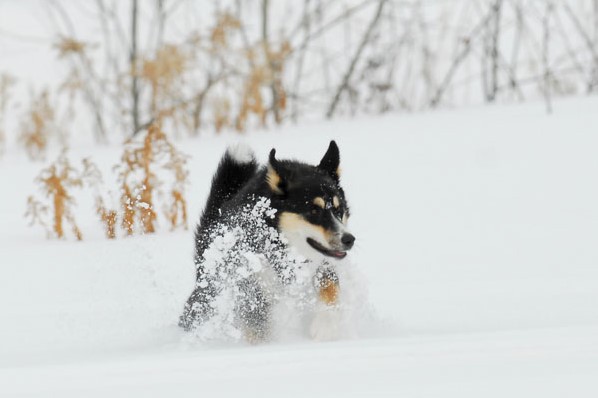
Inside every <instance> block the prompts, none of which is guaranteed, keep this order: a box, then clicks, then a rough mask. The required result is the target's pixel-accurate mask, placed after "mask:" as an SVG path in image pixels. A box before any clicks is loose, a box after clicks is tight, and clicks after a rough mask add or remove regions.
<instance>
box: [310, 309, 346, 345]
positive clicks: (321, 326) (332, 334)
mask: <svg viewBox="0 0 598 398" xmlns="http://www.w3.org/2000/svg"><path fill="white" fill-rule="evenodd" d="M309 334H310V336H311V338H312V339H314V340H317V341H330V340H337V339H338V338H339V337H340V313H339V312H338V310H337V309H336V308H326V309H322V310H320V311H318V312H316V314H315V316H314V318H313V319H312V322H311V326H310V328H309Z"/></svg>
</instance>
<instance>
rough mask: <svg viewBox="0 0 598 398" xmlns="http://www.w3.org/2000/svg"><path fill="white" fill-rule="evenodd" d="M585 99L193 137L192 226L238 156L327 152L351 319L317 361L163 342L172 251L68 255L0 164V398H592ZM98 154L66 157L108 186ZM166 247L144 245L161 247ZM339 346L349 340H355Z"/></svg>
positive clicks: (179, 338) (15, 160)
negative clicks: (88, 161)
mask: <svg viewBox="0 0 598 398" xmlns="http://www.w3.org/2000/svg"><path fill="white" fill-rule="evenodd" d="M596 109H598V99H597V98H585V99H571V100H563V101H559V102H557V103H555V113H554V114H553V115H547V114H546V113H545V111H544V106H543V105H542V104H540V103H537V104H527V105H521V106H509V107H503V106H496V107H485V108H476V109H467V110H460V111H451V112H448V111H447V112H436V113H425V114H418V115H412V116H405V115H400V116H386V117H381V118H361V119H357V120H348V121H335V122H330V123H314V124H303V125H300V126H296V127H285V128H284V129H281V130H280V131H272V132H262V131H255V132H252V133H250V134H247V135H243V136H239V135H224V136H218V137H214V136H205V137H201V138H200V139H198V140H189V141H185V142H181V143H179V146H180V147H181V148H182V149H183V150H184V151H186V152H187V153H189V154H190V155H191V156H192V158H191V161H190V171H191V178H190V180H191V186H190V192H189V198H190V200H191V203H190V205H191V209H190V214H191V215H192V217H194V218H196V217H197V216H198V214H199V212H200V210H201V206H202V205H203V200H204V198H205V196H206V195H207V190H208V188H209V181H210V178H211V174H212V173H213V171H214V169H215V167H216V164H217V161H218V159H219V157H220V156H221V154H222V152H223V151H224V148H225V147H226V145H227V144H228V143H231V142H234V141H237V140H239V139H243V140H244V141H245V142H247V143H249V144H250V145H251V146H252V147H253V148H254V149H255V150H256V152H257V154H258V156H260V159H261V160H265V158H266V155H267V153H268V151H269V149H270V148H271V147H276V148H277V155H278V156H279V157H280V158H284V157H296V158H298V159H302V160H305V161H309V162H314V163H315V162H317V161H318V160H319V159H320V157H321V156H322V154H323V153H324V151H325V149H326V147H327V144H328V141H329V140H330V139H331V138H334V139H336V140H337V142H338V143H339V146H340V149H341V157H342V169H343V183H344V186H345V190H346V192H347V197H348V199H349V201H350V204H351V205H352V213H353V217H352V219H351V221H350V225H351V228H352V231H353V232H354V234H355V235H356V237H357V242H356V248H355V250H354V252H353V253H352V254H351V256H352V259H351V262H352V263H353V266H354V268H355V274H356V275H362V277H360V278H359V279H358V283H357V284H356V287H358V288H360V289H365V288H367V290H368V292H369V293H368V294H369V304H370V305H371V308H372V313H371V319H364V320H362V322H360V327H359V328H356V329H355V330H353V331H352V332H355V333H356V334H357V335H356V336H354V337H352V338H345V339H342V340H340V341H336V342H329V343H320V342H312V341H310V340H309V339H307V338H302V337H300V336H294V337H290V338H286V339H282V340H279V341H275V342H272V343H270V344H266V345H261V346H249V345H245V344H240V343H226V342H214V343H205V342H200V341H195V340H194V339H193V338H190V337H189V336H186V335H185V334H184V333H182V332H181V331H180V330H179V329H178V328H177V327H176V320H177V317H178V315H179V313H180V311H181V309H182V305H183V303H184V301H185V299H186V298H187V295H188V294H189V291H190V289H191V288H192V285H193V274H194V270H193V264H192V243H193V242H192V233H191V231H186V232H174V233H168V232H160V233H159V234H156V235H154V236H143V237H134V238H129V239H121V240H117V241H107V240H105V239H104V238H103V236H102V231H101V227H100V225H99V224H98V223H97V221H96V220H95V219H93V212H92V211H91V210H90V209H91V206H92V203H91V199H89V200H87V201H86V200H85V198H81V199H79V198H78V202H79V210H80V211H81V214H82V216H80V218H79V221H80V227H81V229H82V230H83V233H84V234H85V241H83V242H74V241H72V240H66V241H49V240H46V239H45V237H44V235H43V232H41V231H40V230H36V229H30V228H28V227H27V226H26V224H25V220H24V219H23V213H24V209H25V201H26V197H27V196H28V195H29V194H32V193H35V189H36V188H35V187H34V185H33V183H32V181H33V179H34V177H35V175H36V174H37V173H38V171H39V169H40V165H39V164H32V163H30V162H28V161H27V160H25V159H24V157H23V155H22V154H16V153H14V154H13V153H10V154H7V155H6V156H4V157H3V158H2V159H0V186H1V187H2V188H1V189H2V195H1V206H0V220H2V228H1V229H0V396H2V397H5V396H6V397H11V396H41V397H49V396H56V397H71V396H72V397H82V396H84V397H88V396H98V397H107V396H111V397H133V396H144V397H152V396H182V397H186V396H195V397H197V396H203V395H205V394H217V395H216V396H227V395H229V396H262V397H268V396H277V397H280V396H301V397H304V396H324V395H326V396H340V397H349V396H401V397H459V398H462V397H537V396H542V397H596V396H598V246H597V242H598V127H597V126H598V112H596ZM119 152H120V149H119V148H118V147H107V148H95V147H91V146H90V147H84V146H82V147H79V148H75V149H73V150H72V151H71V155H73V156H90V155H91V156H93V158H94V159H95V160H96V162H98V163H100V164H101V166H102V168H104V169H105V170H109V168H110V166H111V165H112V164H114V163H116V162H117V160H118V157H119ZM166 229H167V228H164V230H166ZM355 333H354V334H355Z"/></svg>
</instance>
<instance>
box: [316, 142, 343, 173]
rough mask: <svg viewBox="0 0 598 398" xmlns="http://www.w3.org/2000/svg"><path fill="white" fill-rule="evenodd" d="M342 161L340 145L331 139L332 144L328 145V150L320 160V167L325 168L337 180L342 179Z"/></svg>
mask: <svg viewBox="0 0 598 398" xmlns="http://www.w3.org/2000/svg"><path fill="white" fill-rule="evenodd" d="M340 161H341V157H340V153H339V151H338V146H337V145H336V142H334V140H332V141H330V145H329V146H328V150H327V151H326V153H325V154H324V157H323V158H322V160H320V164H319V165H318V169H320V170H324V171H325V172H326V173H328V174H329V175H330V176H331V177H332V178H333V179H334V180H335V181H338V180H339V179H340V169H339V167H338V166H339V164H340Z"/></svg>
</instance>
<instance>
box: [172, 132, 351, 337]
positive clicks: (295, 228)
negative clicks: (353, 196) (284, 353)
mask: <svg viewBox="0 0 598 398" xmlns="http://www.w3.org/2000/svg"><path fill="white" fill-rule="evenodd" d="M275 155H276V151H275V150H274V149H272V151H271V152H270V156H269V161H268V164H267V165H266V166H263V167H260V166H259V165H258V164H257V162H256V160H255V158H254V156H253V153H252V152H251V150H250V149H249V148H247V147H239V146H237V147H231V148H229V149H228V150H227V151H226V153H225V154H224V156H223V158H222V160H221V161H220V164H219V166H218V169H217V171H216V174H215V175H214V178H213V180H212V187H211V191H210V194H209V197H208V200H207V203H206V206H205V209H204V211H203V214H202V216H201V219H200V222H199V225H198V226H197V230H196V233H195V239H196V251H195V264H196V267H197V283H196V287H195V289H194V291H193V292H192V294H191V296H190V297H189V299H188V300H187V303H186V305H185V308H184V312H183V314H182V315H181V318H180V326H181V327H183V328H185V329H186V330H191V329H193V328H195V327H196V326H198V325H201V324H202V323H203V322H205V321H206V320H208V319H209V318H210V317H211V316H212V315H213V314H214V308H213V301H214V298H215V297H216V296H217V294H218V293H219V292H220V291H221V290H222V288H223V286H222V284H223V283H226V281H222V280H217V279H216V278H214V277H210V275H209V274H208V272H206V269H205V267H204V263H205V261H206V259H205V258H204V254H205V252H206V250H207V249H208V248H209V247H210V245H211V244H212V241H213V240H214V230H215V229H216V228H217V227H219V226H222V225H226V226H230V227H235V226H238V224H239V221H238V220H239V218H238V217H236V215H237V214H238V213H239V212H240V211H241V210H242V209H245V208H247V206H248V205H251V204H252V203H255V202H256V201H257V200H259V199H262V198H266V199H267V200H268V201H269V205H270V207H271V208H272V209H275V210H276V211H275V212H273V213H274V214H273V216H271V217H264V222H263V223H261V224H259V225H262V226H264V225H267V226H268V227H271V228H275V229H276V230H277V231H278V232H279V233H280V234H281V236H282V237H283V238H282V239H281V240H279V241H277V243H276V244H275V245H274V246H275V247H274V248H273V247H272V246H273V245H272V242H271V241H270V239H268V247H267V248H266V247H265V246H264V244H265V243H264V242H263V239H255V241H254V242H252V243H251V246H252V247H251V249H252V251H254V252H255V253H257V254H263V255H264V257H265V258H266V259H267V261H269V262H270V263H271V264H270V266H271V268H272V269H273V270H274V271H275V274H276V275H277V277H278V279H279V282H280V283H281V284H282V285H284V284H285V283H287V282H288V280H289V275H288V273H285V272H283V271H284V264H278V263H277V262H280V261H281V256H280V255H273V254H272V252H273V251H274V252H276V251H284V250H285V249H287V248H288V245H290V246H292V247H294V248H295V249H296V250H297V252H299V253H300V254H301V255H302V256H304V257H305V258H307V259H308V260H309V261H310V262H312V263H313V264H315V265H316V266H315V268H314V269H315V270H316V271H315V275H314V283H315V287H316V294H317V295H318V297H317V298H318V300H319V301H320V303H321V304H322V305H323V306H325V307H334V306H335V305H336V304H337V300H338V296H339V281H338V277H337V274H336V272H335V270H334V266H335V265H336V264H335V263H337V262H338V261H339V260H341V259H343V258H344V257H345V256H346V255H347V251H348V250H350V249H351V248H352V247H353V243H354V241H355V237H354V236H353V235H352V234H351V233H349V231H348V229H347V221H348V219H349V208H348V206H347V202H346V200H345V194H344V192H343V189H342V188H341V186H340V175H339V161H340V155H339V150H338V146H337V145H336V143H335V142H334V141H331V142H330V146H329V148H328V150H327V151H326V154H325V155H324V157H323V158H322V160H321V161H320V163H319V164H318V165H317V166H312V165H308V164H305V163H302V162H297V161H291V160H278V159H276V156H275ZM245 227H247V228H249V229H251V228H252V226H251V225H247V226H245ZM250 235H252V236H260V234H259V231H253V232H251V231H250ZM237 283H238V282H237ZM238 288H239V290H240V291H241V293H242V294H240V295H238V298H237V301H238V303H236V305H235V311H236V316H237V319H239V320H240V322H241V323H242V327H243V329H244V330H245V332H246V335H247V336H248V337H249V338H250V339H251V340H257V341H259V340H264V339H267V338H268V337H269V332H270V321H271V319H270V315H271V307H272V302H271V301H272V300H271V299H270V295H269V294H268V291H267V289H268V288H267V287H264V286H263V285H262V284H260V283H259V282H258V281H256V280H255V279H251V278H250V279H248V280H244V281H242V282H241V283H240V286H239V287H238ZM326 323H327V321H324V322H322V321H321V317H320V322H319V323H318V322H315V323H313V324H312V327H311V334H312V337H315V338H323V339H327V338H333V335H334V332H330V331H327V330H323V328H326V327H328V325H326Z"/></svg>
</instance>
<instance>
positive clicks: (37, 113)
mask: <svg viewBox="0 0 598 398" xmlns="http://www.w3.org/2000/svg"><path fill="white" fill-rule="evenodd" d="M54 119H55V113H54V108H53V107H52V105H50V98H49V94H48V91H47V90H44V91H42V93H41V94H39V96H37V97H35V98H34V99H33V100H32V102H31V106H30V108H29V110H28V111H27V113H26V114H25V116H24V118H23V120H22V121H21V133H20V136H19V141H20V143H21V144H22V145H23V146H24V148H25V150H26V151H27V154H28V155H29V158H30V159H32V160H39V159H43V158H44V156H45V152H46V148H47V146H48V139H49V137H50V136H51V134H52V132H53V125H54Z"/></svg>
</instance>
